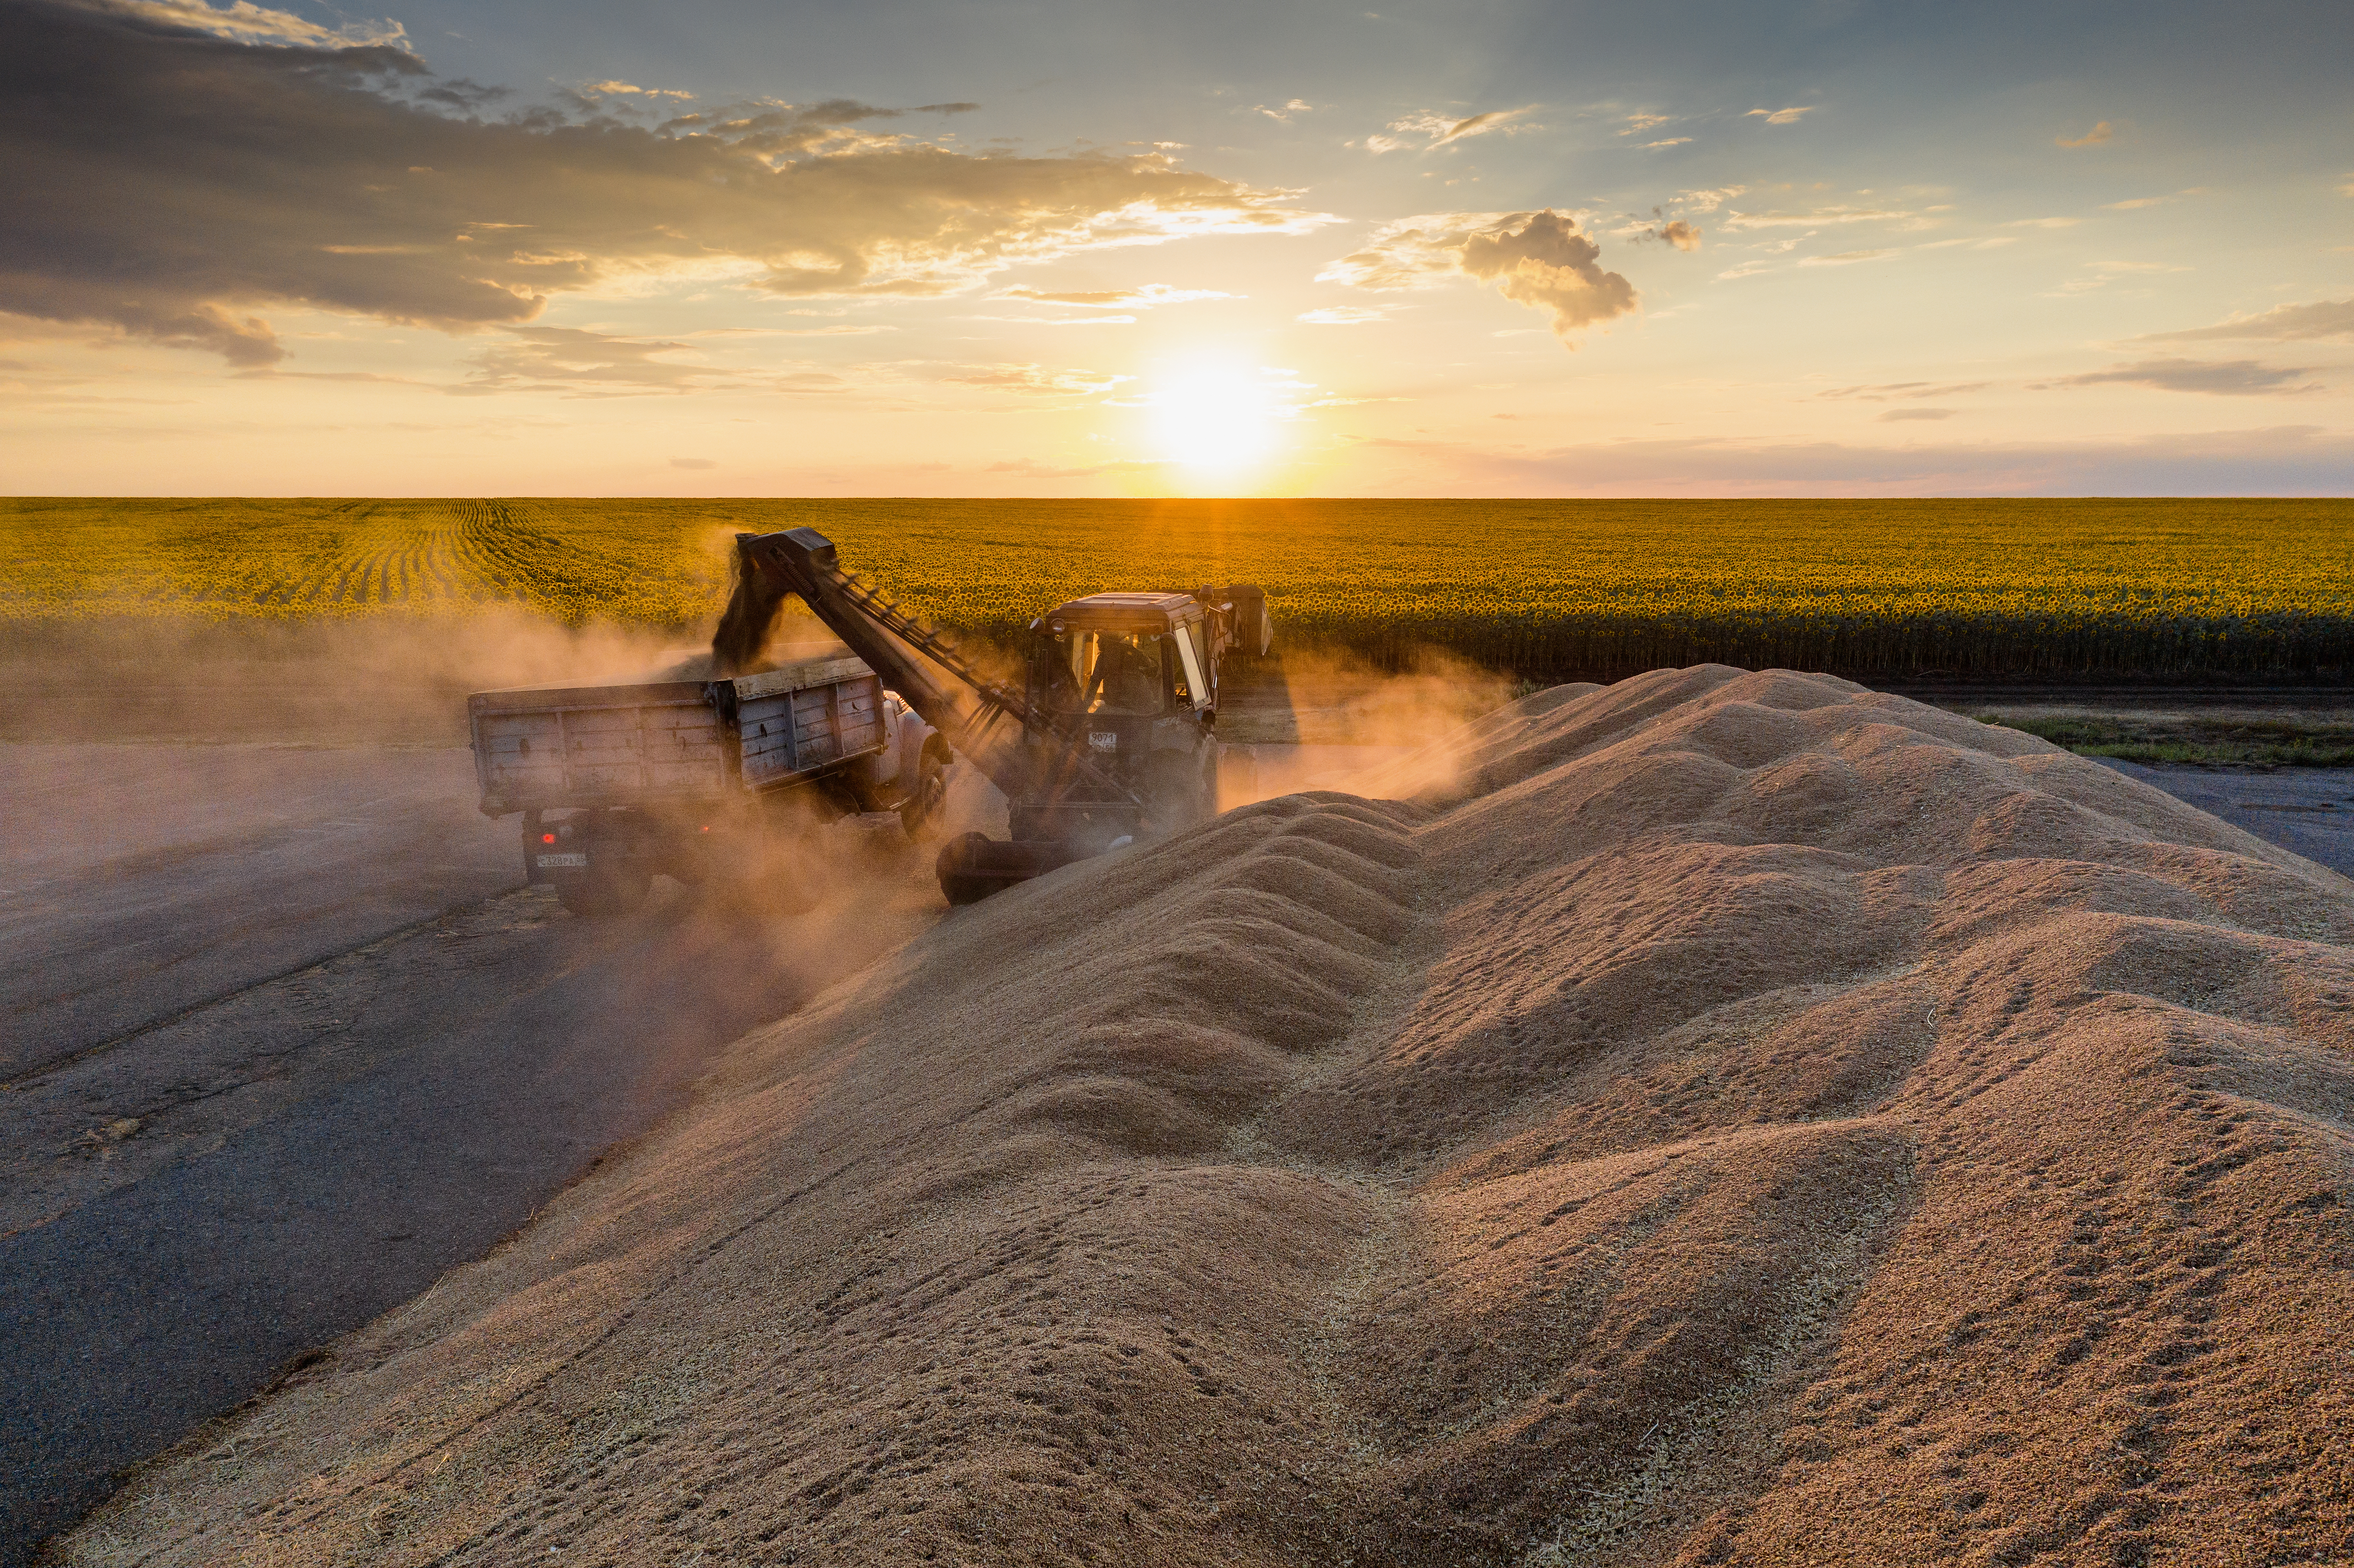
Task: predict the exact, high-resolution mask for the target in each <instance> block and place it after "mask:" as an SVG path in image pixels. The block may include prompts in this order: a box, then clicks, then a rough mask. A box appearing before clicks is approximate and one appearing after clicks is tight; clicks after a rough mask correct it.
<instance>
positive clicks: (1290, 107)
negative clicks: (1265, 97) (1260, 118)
mask: <svg viewBox="0 0 2354 1568" xmlns="http://www.w3.org/2000/svg"><path fill="white" fill-rule="evenodd" d="M1315 108H1316V106H1315V105H1314V104H1312V103H1310V102H1308V101H1306V100H1305V99H1299V98H1295V99H1293V100H1292V101H1290V102H1288V103H1286V104H1283V105H1281V106H1279V107H1278V108H1274V109H1269V108H1268V107H1267V105H1266V104H1264V103H1254V104H1253V105H1251V110H1250V111H1251V112H1252V113H1253V114H1264V115H1266V116H1267V118H1268V119H1269V120H1272V121H1274V122H1276V123H1278V125H1288V124H1290V123H1291V122H1292V119H1293V117H1294V116H1296V115H1300V114H1309V113H1312V112H1314V111H1315Z"/></svg>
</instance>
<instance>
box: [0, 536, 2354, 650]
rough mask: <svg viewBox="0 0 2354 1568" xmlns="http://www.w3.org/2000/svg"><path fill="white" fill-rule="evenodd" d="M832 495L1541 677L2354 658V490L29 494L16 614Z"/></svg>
mask: <svg viewBox="0 0 2354 1568" xmlns="http://www.w3.org/2000/svg"><path fill="white" fill-rule="evenodd" d="M801 525H809V526H813V527H816V528H819V529H820V530H822V531H823V532H824V533H825V534H827V535H829V536H830V537H832V539H833V540H834V541H835V543H836V544H837V545H839V546H841V550H842V559H843V564H844V565H845V566H847V567H851V568H853V569H854V570H855V571H857V572H859V573H860V574H861V575H863V576H864V577H868V578H870V579H872V580H874V581H875V582H877V583H879V584H881V585H882V586H883V587H885V588H888V589H889V590H891V591H892V592H893V593H895V594H896V595H897V596H898V597H899V598H900V599H902V600H903V601H905V602H906V603H907V605H908V607H909V608H911V609H915V610H916V611H917V612H918V613H919V614H922V615H925V616H927V617H928V618H930V619H932V620H935V621H937V622H938V623H939V624H940V625H942V626H944V627H946V628H948V629H949V630H957V631H963V632H966V633H969V634H980V635H983V636H988V637H992V638H1004V637H1007V636H1010V635H1012V634H1014V633H1017V632H1018V631H1019V630H1021V628H1022V627H1023V626H1024V625H1025V624H1026V623H1027V622H1028V620H1030V618H1031V617H1032V616H1034V615H1035V614H1037V613H1038V612H1040V611H1041V610H1044V609H1048V608H1050V607H1051V606H1053V605H1055V604H1056V603H1058V602H1060V601H1062V600H1063V599H1070V598H1075V597H1076V596H1078V595H1081V594H1085V593H1090V592H1095V591H1097V590H1100V589H1105V588H1189V587H1193V586H1196V585H1199V584H1204V583H1225V582H1233V581H1245V580H1246V581H1256V582H1257V583H1259V584H1260V585H1262V586H1263V587H1264V588H1267V594H1268V599H1269V601H1270V604H1271V606H1272V607H1273V609H1274V611H1275V614H1276V617H1277V625H1278V635H1279V636H1288V637H1293V638H1306V639H1310V640H1312V641H1320V642H1325V643H1332V644H1341V645H1344V646H1347V647H1351V648H1353V649H1356V650H1358V651H1360V652H1364V653H1366V654H1369V655H1371V656H1373V658H1375V659H1376V660H1379V661H1382V662H1399V661H1403V660H1405V659H1407V658H1409V657H1411V655H1412V653H1413V652H1414V650H1416V649H1417V648H1420V647H1427V646H1437V647H1441V648H1445V649H1447V650H1450V651H1452V652H1457V653H1459V654H1462V655H1465V656H1468V657H1469V658H1471V659H1474V660H1477V661H1479V662H1482V663H1485V664H1489V665H1491V666H1494V667H1497V668H1500V669H1508V670H1511V671H1513V672H1515V673H1520V674H1522V675H1525V676H1528V677H1531V678H1536V679H1568V678H1573V677H1585V678H1598V679H1611V678H1616V677H1617V676H1620V675H1624V674H1628V673H1635V672H1638V671H1641V670H1646V669H1651V668H1654V667H1657V666H1659V665H1663V664H1665V665H1673V664H1691V663H1696V662H1704V661H1710V660H1714V661H1719V662H1725V663H1731V664H1739V665H1744V666H1748V667H1751V668H1757V667H1763V666H1769V665H1782V666H1789V667H1796V668H1803V669H1819V670H1831V671H1835V672H1838V673H1844V674H1852V675H1859V676H1883V677H1907V676H1913V677H1920V676H1952V677H1961V678H1975V679H2030V680H2055V679H2057V680H2067V679H2099V678H2105V677H2112V676H2117V677H2169V676H2170V677H2190V678H2209V677H2238V678H2251V679H2259V680H2283V679H2285V680H2303V681H2311V680H2340V679H2344V678H2347V677H2348V676H2349V674H2354V502H2349V501H2343V500H2317V501H2266V500H2218V501H2210V500H2146V501H2145V500H2134V501H2115V500H2084V501H2052V500H1988V501H1978V500H1970V501H1690V502H1686V501H1676V502H1659V501H1592V502H1550V501H1518V502H1484V501H1231V502H1216V501H926V500H907V501H590V500H578V501H573V500H567V501H553V500H477V501H351V500H334V501H218V500H204V501H144V500H141V501H124V500H90V499H67V500H52V499H16V500H7V501H0V619H15V620H24V619H27V618H39V619H48V618H55V617H65V618H73V619H80V618H87V617H118V616H142V615H174V616H196V617H201V618H208V619H239V618H264V619H288V618H296V619H302V618H315V617H329V616H352V615H371V614H388V613H404V614H417V613H463V612H465V611H466V610H467V609H469V608H470V607H473V606H479V605H482V604H486V603H493V602H507V603H519V604H522V605H524V606H527V607H530V608H532V609H537V610H539V611H542V612H545V613H546V614H547V615H549V616H551V617H554V618H556V619H557V620H563V621H566V622H567V623H570V624H576V625H577V624H580V623H583V622H584V621H588V620H612V621H616V622H620V623H624V624H635V625H645V626H652V627H661V628H664V629H671V630H689V629H693V628H695V627H697V626H700V625H703V624H706V623H707V622H708V621H709V620H711V619H712V618H713V617H714V616H715V615H716V612H717V609H718V607H719V605H720V603H721V602H722V600H723V599H725V597H726V583H727V556H728V548H729V545H728V541H729V537H730V535H732V534H733V533H735V532H737V531H738V530H743V531H752V532H765V531H768V530H771V529H778V528H789V527H795V526H801Z"/></svg>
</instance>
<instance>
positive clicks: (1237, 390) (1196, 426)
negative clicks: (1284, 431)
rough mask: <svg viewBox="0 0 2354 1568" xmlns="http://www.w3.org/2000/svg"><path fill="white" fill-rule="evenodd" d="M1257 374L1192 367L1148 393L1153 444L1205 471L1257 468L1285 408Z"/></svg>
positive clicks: (1174, 458) (1272, 442) (1270, 445)
mask: <svg viewBox="0 0 2354 1568" xmlns="http://www.w3.org/2000/svg"><path fill="white" fill-rule="evenodd" d="M1277 390H1278V389H1277V388H1276V387H1271V386H1269V385H1268V377H1267V376H1266V375H1264V374H1260V373H1254V372H1251V371H1246V370H1243V369H1240V368H1237V367H1235V366H1188V367H1186V368H1185V369H1183V370H1181V371H1178V372H1176V373H1175V374H1173V375H1172V376H1170V377H1169V378H1168V379H1167V380H1166V381H1163V382H1161V385H1159V386H1157V387H1154V388H1153V389H1152V390H1151V392H1150V399H1151V408H1152V426H1153V433H1154V437H1155V444H1156V445H1158V446H1159V448H1160V449H1161V455H1162V456H1163V457H1166V458H1167V459H1169V460H1170V461H1172V462H1175V463H1178V464H1180V465H1182V466H1183V467H1185V468H1189V469H1194V470H1199V471H1205V472H1231V471H1235V470H1239V469H1246V468H1252V467H1255V466H1257V464H1258V463H1260V462H1261V461H1265V460H1266V458H1267V456H1268V454H1269V453H1270V452H1272V451H1273V450H1274V448H1275V443H1276V432H1277V427H1278V425H1279V424H1280V422H1281V421H1282V420H1283V418H1285V416H1286V414H1287V413H1288V410H1287V409H1285V408H1283V407H1282V406H1281V405H1280V404H1279V403H1278V400H1277V396H1276V394H1277Z"/></svg>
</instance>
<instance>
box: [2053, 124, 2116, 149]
mask: <svg viewBox="0 0 2354 1568" xmlns="http://www.w3.org/2000/svg"><path fill="white" fill-rule="evenodd" d="M2116 133H2117V128H2116V127H2115V125H2113V124H2111V123H2110V122H2107V121H2105V120H2104V121H2102V122H2100V123H2099V124H2097V125H2095V126H2094V127H2093V128H2092V129H2091V130H2090V131H2087V132H2084V134H2083V135H2082V136H2079V137H2077V138H2075V140H2073V141H2071V140H2069V139H2068V138H2067V137H2065V136H2054V137H2053V138H2052V145H2053V146H2055V147H2097V146H2099V145H2100V144H2101V143H2104V142H2106V141H2110V140H2112V139H2113V138H2115V135H2116Z"/></svg>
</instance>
